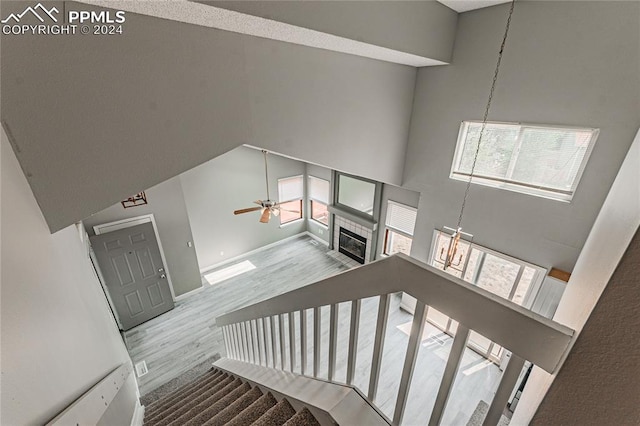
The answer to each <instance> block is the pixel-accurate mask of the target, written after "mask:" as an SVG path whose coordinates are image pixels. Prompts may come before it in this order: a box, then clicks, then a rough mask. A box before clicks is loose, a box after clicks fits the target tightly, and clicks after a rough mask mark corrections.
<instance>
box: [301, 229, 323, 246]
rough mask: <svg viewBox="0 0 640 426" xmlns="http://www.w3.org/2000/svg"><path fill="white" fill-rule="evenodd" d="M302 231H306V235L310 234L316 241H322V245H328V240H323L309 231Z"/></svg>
mask: <svg viewBox="0 0 640 426" xmlns="http://www.w3.org/2000/svg"><path fill="white" fill-rule="evenodd" d="M304 233H306V234H307V235H308V236H310V237H311V238H313V239H314V240H316V241H317V242H319V243H322V245H324V246H325V247H329V242H328V241H325V240H323V239H322V238H320V237H318V236H317V235H315V234H312V233H311V232H309V231H305V232H304Z"/></svg>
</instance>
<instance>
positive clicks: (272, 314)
mask: <svg viewBox="0 0 640 426" xmlns="http://www.w3.org/2000/svg"><path fill="white" fill-rule="evenodd" d="M397 292H405V293H408V294H409V295H411V296H413V297H414V298H416V300H417V302H416V308H415V312H414V316H413V321H412V325H411V332H410V335H409V341H408V345H407V350H406V354H405V357H404V364H403V368H402V375H401V379H400V386H399V389H398V394H397V397H396V400H395V401H396V403H395V409H394V411H393V419H391V423H392V424H393V425H399V424H401V422H402V419H403V415H404V412H405V407H406V404H407V398H408V395H409V389H410V386H411V379H412V377H413V373H414V368H415V365H416V358H417V354H418V350H419V347H420V343H421V340H422V334H423V330H424V326H425V321H426V313H427V306H429V307H433V308H435V309H437V310H438V311H440V312H442V313H443V314H445V315H447V316H449V317H450V318H452V319H454V320H456V321H458V323H459V325H458V328H457V331H456V334H455V337H454V340H453V343H452V347H451V350H450V352H449V357H448V360H447V362H446V365H445V369H444V373H443V375H442V379H441V383H440V387H439V389H438V393H437V397H436V400H435V404H434V407H433V409H432V412H431V418H430V420H429V425H430V426H431V425H433V426H435V425H439V424H440V422H441V421H442V416H443V413H444V410H445V407H446V404H447V400H448V399H449V396H450V394H451V391H452V387H453V384H454V380H455V377H456V372H457V370H458V368H459V366H460V363H461V360H462V356H463V353H464V350H465V347H466V344H467V340H468V338H469V333H470V330H471V329H473V330H474V331H476V332H477V333H480V334H481V335H483V336H485V337H486V338H488V339H490V340H492V341H493V342H495V343H497V344H499V345H501V346H502V347H504V348H505V349H507V350H509V351H511V353H512V355H511V359H510V361H509V363H508V365H507V367H506V369H505V371H504V373H503V374H502V378H501V381H500V383H499V385H498V388H497V391H496V393H495V396H494V398H493V400H492V403H491V405H490V407H489V410H488V412H487V414H486V416H485V419H484V422H483V425H486V426H488V425H497V424H498V422H499V420H500V417H501V415H502V413H503V410H504V408H505V406H506V403H507V401H508V399H509V396H510V395H511V392H512V390H513V388H514V387H515V385H516V382H517V380H518V377H519V374H520V372H521V370H522V368H523V365H524V362H525V360H528V361H530V362H531V363H533V364H535V365H537V366H538V367H540V368H542V369H544V370H545V371H547V372H549V373H554V372H556V369H557V368H558V366H559V364H560V361H561V359H562V358H563V356H564V354H565V352H566V351H567V350H568V348H569V344H570V341H571V339H572V336H573V333H574V331H573V330H571V329H570V328H567V327H565V326H563V325H561V324H558V323H555V322H553V321H551V320H549V319H547V318H544V317H542V316H540V315H538V314H535V313H533V312H531V311H529V310H526V309H524V308H523V307H521V306H519V305H516V304H514V303H513V302H511V301H508V300H505V299H503V298H501V297H499V296H497V295H494V294H492V293H490V292H488V291H486V290H483V289H481V288H478V287H476V286H472V285H470V284H468V283H466V282H464V281H462V280H460V279H458V278H456V277H453V276H451V275H448V274H446V273H444V272H443V271H440V270H438V269H436V268H434V267H432V266H430V265H427V264H425V263H422V262H419V261H417V260H415V259H413V258H411V257H408V256H406V255H403V254H397V255H394V256H391V257H388V258H385V259H382V260H378V261H375V262H372V263H370V264H368V265H365V266H362V267H359V268H355V269H351V270H348V271H345V272H343V273H340V274H337V275H334V276H332V277H329V278H326V279H324V280H321V281H318V282H316V283H313V284H311V285H308V286H305V287H301V288H299V289H296V290H293V291H290V292H287V293H284V294H282V295H279V296H276V297H273V298H270V299H267V300H265V301H262V302H259V303H256V304H253V305H251V306H247V307H245V308H242V309H238V310H236V311H234V312H231V313H227V314H224V315H222V316H220V317H218V318H217V319H216V323H217V325H218V326H219V327H221V328H222V331H223V336H224V341H225V346H226V349H227V354H228V356H229V357H230V358H233V359H238V360H242V361H245V362H249V363H255V364H260V365H265V366H268V367H272V368H280V369H282V370H284V369H285V365H288V367H289V370H290V371H291V372H293V371H294V369H296V363H297V362H300V369H299V370H300V372H301V374H303V375H306V376H310V377H314V378H318V373H319V369H320V367H319V363H320V358H321V354H322V353H321V349H322V347H321V342H320V336H321V307H323V306H330V314H329V316H330V319H329V344H328V373H327V378H328V381H329V382H334V381H335V380H334V374H335V371H336V353H337V333H338V304H340V303H344V302H350V303H351V316H350V319H349V347H348V355H347V372H346V384H347V385H349V386H353V382H354V374H355V367H356V354H357V347H358V330H359V320H360V308H361V304H362V300H363V299H367V298H370V297H378V298H379V303H378V312H377V320H376V327H375V334H374V343H373V356H372V363H371V368H370V374H369V385H368V389H366V395H365V397H366V398H367V399H368V401H369V402H370V403H371V404H372V405H374V400H375V397H376V394H377V390H378V384H379V380H380V368H381V364H382V354H383V347H384V343H385V342H384V340H385V332H386V329H387V319H388V316H389V306H390V301H391V296H392V294H393V293H397ZM308 309H313V331H314V332H313V341H312V351H310V352H312V353H313V371H306V367H307V349H308V348H307V345H308V339H307V337H308V336H307V314H306V312H307V310H308ZM296 315H298V316H299V324H300V327H299V329H300V330H299V333H300V334H299V338H300V346H301V347H300V354H299V355H300V356H299V357H298V356H297V355H298V354H297V350H296V347H295V342H296V336H295V333H296V330H295V317H296ZM285 318H286V319H287V320H288V321H287V322H288V327H287V328H288V329H287V330H285V325H284V323H285ZM276 319H277V320H278V321H277V325H276ZM267 329H269V330H270V331H268V330H267ZM287 334H288V341H289V351H288V352H289V353H288V354H287V353H286V352H287V351H286V344H285V340H286V338H287ZM269 355H270V356H269ZM276 358H279V360H280V362H279V363H277V360H276ZM298 359H299V360H298ZM277 364H279V365H277ZM374 406H375V405H374ZM387 420H389V419H387Z"/></svg>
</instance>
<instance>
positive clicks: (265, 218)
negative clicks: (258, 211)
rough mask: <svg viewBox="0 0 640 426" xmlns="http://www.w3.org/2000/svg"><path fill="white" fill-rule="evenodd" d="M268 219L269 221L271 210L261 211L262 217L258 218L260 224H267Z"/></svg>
mask: <svg viewBox="0 0 640 426" xmlns="http://www.w3.org/2000/svg"><path fill="white" fill-rule="evenodd" d="M269 219H271V210H269V209H264V210H263V211H262V216H260V222H262V223H269Z"/></svg>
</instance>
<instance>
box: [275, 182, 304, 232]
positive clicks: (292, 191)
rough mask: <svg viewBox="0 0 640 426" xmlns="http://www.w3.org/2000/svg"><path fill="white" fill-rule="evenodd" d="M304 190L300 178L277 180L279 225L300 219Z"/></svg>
mask: <svg viewBox="0 0 640 426" xmlns="http://www.w3.org/2000/svg"><path fill="white" fill-rule="evenodd" d="M303 197H304V188H303V181H302V176H293V177H288V178H283V179H278V201H279V202H280V225H284V224H285V223H290V222H293V221H296V220H299V219H302V198H303Z"/></svg>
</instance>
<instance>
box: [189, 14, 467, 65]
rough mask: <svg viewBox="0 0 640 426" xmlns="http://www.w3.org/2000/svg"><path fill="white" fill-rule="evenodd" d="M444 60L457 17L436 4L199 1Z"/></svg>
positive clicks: (448, 51)
mask: <svg viewBox="0 0 640 426" xmlns="http://www.w3.org/2000/svg"><path fill="white" fill-rule="evenodd" d="M199 3H206V4H210V5H212V6H216V7H221V8H224V9H229V10H235V11H237V12H241V13H246V14H249V15H254V16H260V17H263V18H267V19H273V20H276V21H280V22H286V23H288V24H292V25H297V26H300V27H304V28H309V29H312V30H316V31H321V32H325V33H329V34H333V35H337V36H340V37H345V38H349V39H353V40H358V41H362V42H364V43H370V44H374V45H377V46H382V47H387V48H390V49H394V50H399V51H402V52H407V53H412V54H414V55H418V56H423V57H426V58H431V59H437V60H440V61H444V62H449V61H450V59H451V50H452V48H453V42H454V39H455V31H456V22H457V18H458V14H457V13H456V12H454V11H453V10H451V9H449V8H448V7H446V6H444V5H443V4H441V3H437V2H435V1H386V2H382V1H343V2H326V1H325V2H323V1H302V2H292V1H268V2H265V1H200V2H199Z"/></svg>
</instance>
